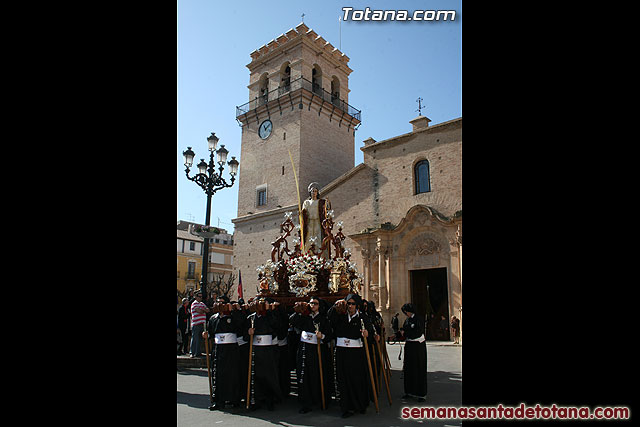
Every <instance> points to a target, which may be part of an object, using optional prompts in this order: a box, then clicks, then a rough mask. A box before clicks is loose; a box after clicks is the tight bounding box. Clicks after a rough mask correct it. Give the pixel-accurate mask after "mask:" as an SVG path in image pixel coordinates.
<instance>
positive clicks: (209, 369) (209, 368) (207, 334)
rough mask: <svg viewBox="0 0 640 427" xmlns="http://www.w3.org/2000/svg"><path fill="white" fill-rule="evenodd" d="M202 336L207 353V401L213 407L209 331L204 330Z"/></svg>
mask: <svg viewBox="0 0 640 427" xmlns="http://www.w3.org/2000/svg"><path fill="white" fill-rule="evenodd" d="M203 335H204V347H205V351H206V352H207V375H208V376H209V400H210V401H211V404H212V405H213V384H212V383H211V366H210V364H209V331H207V330H206V329H205V334H203Z"/></svg>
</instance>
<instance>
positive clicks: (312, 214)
mask: <svg viewBox="0 0 640 427" xmlns="http://www.w3.org/2000/svg"><path fill="white" fill-rule="evenodd" d="M307 190H308V191H309V198H308V199H307V200H305V201H304V203H303V204H302V235H303V236H304V250H305V252H308V251H309V250H310V248H311V244H315V250H316V252H317V251H318V250H319V249H320V248H321V247H322V242H323V240H324V238H325V237H326V236H325V234H326V233H325V231H324V228H323V227H322V222H323V221H324V220H325V219H326V214H327V212H328V211H329V210H331V202H330V201H329V200H328V199H322V198H320V188H319V185H318V183H317V182H312V183H311V184H309V187H308V188H307ZM327 246H328V245H327ZM319 256H321V257H322V258H325V259H328V258H329V255H328V251H327V249H326V248H325V249H324V250H323V251H322V253H321V254H320V255H319Z"/></svg>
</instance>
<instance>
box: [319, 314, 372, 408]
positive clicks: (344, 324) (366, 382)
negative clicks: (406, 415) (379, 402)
mask: <svg viewBox="0 0 640 427" xmlns="http://www.w3.org/2000/svg"><path fill="white" fill-rule="evenodd" d="M327 316H328V318H329V322H330V323H331V326H332V327H333V330H334V335H335V337H336V339H337V338H340V337H342V338H349V339H362V334H361V332H360V331H361V329H362V327H361V320H363V321H364V325H365V328H366V329H367V331H368V332H369V337H371V338H373V335H374V331H373V327H372V325H371V322H370V321H369V319H368V318H367V317H366V316H364V315H361V314H358V315H356V316H355V317H354V318H352V319H351V321H349V318H348V313H345V314H339V313H338V312H337V311H336V309H335V305H334V306H333V307H331V308H330V309H329V311H328V313H327ZM335 364H336V380H337V382H338V398H339V400H340V409H341V410H342V411H343V412H346V411H362V410H364V409H366V408H367V406H368V405H369V401H370V399H372V396H371V393H370V387H371V380H370V379H369V368H368V365H367V356H366V353H365V350H364V347H355V348H345V347H338V346H336V350H335Z"/></svg>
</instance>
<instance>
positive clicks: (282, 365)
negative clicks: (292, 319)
mask: <svg viewBox="0 0 640 427" xmlns="http://www.w3.org/2000/svg"><path fill="white" fill-rule="evenodd" d="M273 314H274V315H276V316H277V317H278V324H279V326H278V333H277V339H278V342H277V347H276V349H275V351H276V352H277V354H278V379H279V380H280V391H281V393H282V397H283V398H285V399H286V398H287V397H289V392H290V391H291V364H290V363H289V345H290V344H289V316H288V315H287V312H286V309H285V308H284V306H282V305H278V306H276V308H275V310H274V312H273Z"/></svg>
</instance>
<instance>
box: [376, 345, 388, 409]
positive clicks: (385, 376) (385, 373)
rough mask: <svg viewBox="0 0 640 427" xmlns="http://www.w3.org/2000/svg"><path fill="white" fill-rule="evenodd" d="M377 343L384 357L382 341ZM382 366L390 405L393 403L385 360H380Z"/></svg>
mask: <svg viewBox="0 0 640 427" xmlns="http://www.w3.org/2000/svg"><path fill="white" fill-rule="evenodd" d="M376 344H378V352H379V353H380V357H381V358H383V357H384V356H383V355H382V350H381V349H380V342H376ZM380 366H382V378H383V379H384V385H385V386H386V387H387V397H388V398H389V405H391V404H392V402H391V390H389V379H388V378H387V369H386V368H387V367H386V365H385V364H384V361H383V360H380Z"/></svg>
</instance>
